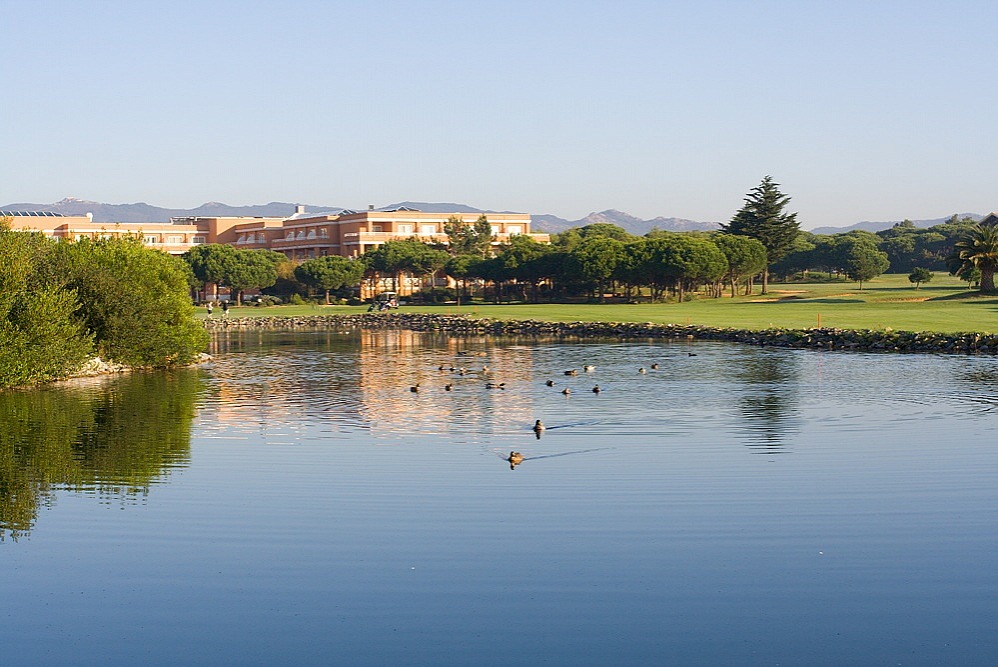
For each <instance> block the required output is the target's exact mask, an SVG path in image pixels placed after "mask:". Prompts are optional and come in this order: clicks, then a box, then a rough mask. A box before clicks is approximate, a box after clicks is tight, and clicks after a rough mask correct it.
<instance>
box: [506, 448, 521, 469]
mask: <svg viewBox="0 0 998 667" xmlns="http://www.w3.org/2000/svg"><path fill="white" fill-rule="evenodd" d="M506 460H507V461H509V469H510V470H515V469H516V466H518V465H520V464H521V463H523V454H521V453H520V452H510V453H509V458H507V459H506Z"/></svg>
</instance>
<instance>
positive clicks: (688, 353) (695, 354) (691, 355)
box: [686, 352, 697, 357]
mask: <svg viewBox="0 0 998 667" xmlns="http://www.w3.org/2000/svg"><path fill="white" fill-rule="evenodd" d="M686 354H687V356H690V357H695V356H697V353H696V352H687V353H686Z"/></svg>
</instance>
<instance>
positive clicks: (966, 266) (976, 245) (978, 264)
mask: <svg viewBox="0 0 998 667" xmlns="http://www.w3.org/2000/svg"><path fill="white" fill-rule="evenodd" d="M946 264H947V266H949V268H950V273H952V274H953V275H955V276H958V275H961V274H965V273H968V272H970V271H973V270H974V269H978V270H979V271H980V272H981V291H982V292H993V291H995V269H996V268H998V225H975V226H974V227H973V228H972V229H971V230H970V231H968V232H967V233H966V234H965V235H964V236H962V237H961V238H960V240H959V241H957V242H956V243H954V244H953V254H952V255H950V256H949V257H947V258H946Z"/></svg>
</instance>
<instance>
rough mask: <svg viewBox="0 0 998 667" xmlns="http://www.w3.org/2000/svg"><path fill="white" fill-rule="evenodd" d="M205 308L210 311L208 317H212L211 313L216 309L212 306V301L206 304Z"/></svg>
mask: <svg viewBox="0 0 998 667" xmlns="http://www.w3.org/2000/svg"><path fill="white" fill-rule="evenodd" d="M204 307H205V309H206V310H207V311H208V317H211V311H212V310H213V309H214V307H213V306H212V305H211V301H209V302H208V303H206V304H205V305H204Z"/></svg>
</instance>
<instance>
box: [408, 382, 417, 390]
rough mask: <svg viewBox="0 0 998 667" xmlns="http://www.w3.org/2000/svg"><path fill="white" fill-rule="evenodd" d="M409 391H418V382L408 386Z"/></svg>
mask: <svg viewBox="0 0 998 667" xmlns="http://www.w3.org/2000/svg"><path fill="white" fill-rule="evenodd" d="M409 391H411V392H413V393H415V392H418V391H419V383H418V382H417V383H416V384H414V385H412V386H411V387H409Z"/></svg>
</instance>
